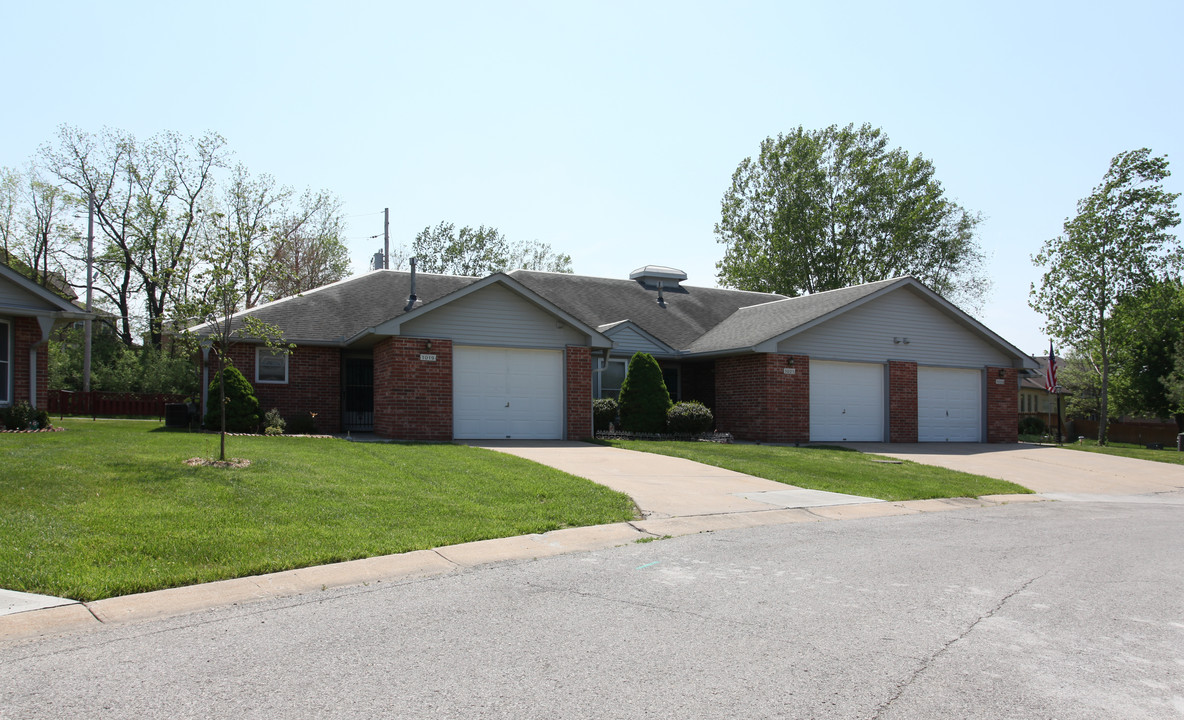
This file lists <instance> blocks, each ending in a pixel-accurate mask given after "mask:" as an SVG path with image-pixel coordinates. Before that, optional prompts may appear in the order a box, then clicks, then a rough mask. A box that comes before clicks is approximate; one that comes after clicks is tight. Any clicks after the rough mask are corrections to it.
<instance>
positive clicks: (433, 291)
mask: <svg viewBox="0 0 1184 720" xmlns="http://www.w3.org/2000/svg"><path fill="white" fill-rule="evenodd" d="M478 279H479V278H471V277H458V276H454V275H431V274H428V273H416V276H415V295H416V297H417V298H418V302H416V305H415V306H416V307H419V306H420V305H423V304H425V303H429V302H432V301H434V300H438V299H440V298H441V297H443V296H445V295H447V294H449V293H451V292H454V291H456V290H459V289H460V288H463V287H465V286H466V285H469V284H471V283H474V282H476V281H477V280H478ZM410 293H411V275H410V273H405V272H397V271H394V270H375V271H373V272H369V273H366V274H365V275H357V276H354V277H351V278H348V279H346V280H342V281H340V282H336V283H332V284H330V285H325V286H323V287H319V288H317V289H315V290H310V291H309V292H306V293H302V294H300V295H295V296H292V297H289V298H284V299H282V300H276V301H275V302H270V303H266V304H264V305H259V306H257V307H254V308H252V309H250V310H247V311H245V312H241V313H239V314H238V315H237V316H236V320H235V323H234V325H233V326H234V327H240V326H241V318H242V317H243V316H246V315H251V316H253V317H256V318H259V319H260V320H262V321H264V322H267V323H271V324H273V325H275V326H276V327H278V328H280V329H281V330H282V331H283V333H284V338H285V339H286V340H288V341H292V342H301V341H303V342H305V343H309V342H312V343H332V344H335V343H343V342H345V341H347V340H349V339H350V338H352V337H354V336H355V335H357V334H358V333H360V332H362V331H363V330H365V329H366V328H370V327H374V326H375V325H378V324H379V323H382V322H384V321H386V320H389V319H391V318H393V317H398V316H399V315H402V314H403V312H404V311H403V307H404V306H406V304H407V296H408V295H410Z"/></svg>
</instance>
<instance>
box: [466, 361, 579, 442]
mask: <svg viewBox="0 0 1184 720" xmlns="http://www.w3.org/2000/svg"><path fill="white" fill-rule="evenodd" d="M452 435H453V437H455V438H458V439H469V440H493V439H502V440H504V439H507V438H508V439H515V440H517V439H521V440H559V439H561V438H562V437H563V352H562V351H561V350H517V349H511V348H491V347H468V346H457V347H456V348H455V349H454V351H453V356H452Z"/></svg>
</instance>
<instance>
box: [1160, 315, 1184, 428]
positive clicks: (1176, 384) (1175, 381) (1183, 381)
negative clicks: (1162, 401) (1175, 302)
mask: <svg viewBox="0 0 1184 720" xmlns="http://www.w3.org/2000/svg"><path fill="white" fill-rule="evenodd" d="M1172 351H1173V357H1172V369H1171V370H1170V371H1169V372H1168V374H1167V375H1164V376H1163V377H1161V378H1160V379H1159V382H1160V384H1162V385H1163V388H1164V394H1165V395H1166V396H1167V401H1168V404H1169V407H1171V409H1172V412H1173V413H1174V414H1175V416H1176V428H1177V429H1178V430H1180V431H1181V432H1184V426H1182V425H1181V422H1180V413H1182V412H1184V336H1181V338H1180V339H1179V340H1177V341H1176V345H1175V346H1174V347H1173V348H1172Z"/></svg>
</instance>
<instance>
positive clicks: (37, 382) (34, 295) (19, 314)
mask: <svg viewBox="0 0 1184 720" xmlns="http://www.w3.org/2000/svg"><path fill="white" fill-rule="evenodd" d="M87 317H91V316H90V315H88V314H87V313H85V312H83V311H82V310H80V309H79V308H78V307H76V306H74V305H73V304H72V303H70V302H68V301H66V300H63V299H62V298H60V297H58V296H57V295H55V294H54V293H52V292H50V291H49V290H46V289H45V288H43V287H41V286H40V285H38V284H37V283H35V282H33V281H32V280H30V279H28V278H27V277H25V276H24V275H21V274H20V273H18V272H17V271H15V270H13V269H12V268H10V267H8V266H7V265H4V264H0V407H8V406H10V405H12V404H13V403H16V402H20V401H22V400H23V401H25V402H27V403H29V404H30V405H32V406H33V407H46V404H47V402H48V398H49V334H50V332H51V331H52V330H53V328H54V325H56V324H58V323H62V322H73V321H75V320H82V319H85V318H87Z"/></svg>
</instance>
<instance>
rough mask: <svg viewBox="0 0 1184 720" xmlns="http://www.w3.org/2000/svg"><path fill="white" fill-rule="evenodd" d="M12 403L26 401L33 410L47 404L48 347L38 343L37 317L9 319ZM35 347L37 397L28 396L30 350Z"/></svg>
mask: <svg viewBox="0 0 1184 720" xmlns="http://www.w3.org/2000/svg"><path fill="white" fill-rule="evenodd" d="M12 324H13V325H12V340H13V343H12V401H13V402H14V403H15V402H19V401H21V400H24V401H25V402H27V403H29V404H30V405H33V406H34V407H39V408H44V407H47V403H48V402H49V347H48V344H46V345H40V346H38V343H40V342H41V325H40V324H39V323H38V322H37V318H27V317H18V318H13V319H12ZM32 347H37V398H36V402H34V401H33V398H30V397H29V349H30V348H32Z"/></svg>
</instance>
